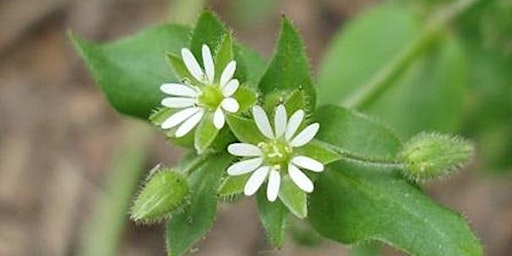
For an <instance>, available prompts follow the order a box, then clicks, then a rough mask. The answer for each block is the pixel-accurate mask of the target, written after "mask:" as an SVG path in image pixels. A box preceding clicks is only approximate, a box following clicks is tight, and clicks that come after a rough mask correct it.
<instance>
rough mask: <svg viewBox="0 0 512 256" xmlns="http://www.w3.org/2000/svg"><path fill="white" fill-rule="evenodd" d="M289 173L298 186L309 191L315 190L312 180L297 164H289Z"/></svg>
mask: <svg viewBox="0 0 512 256" xmlns="http://www.w3.org/2000/svg"><path fill="white" fill-rule="evenodd" d="M288 174H289V175H290V178H292V180H293V182H294V183H295V184H296V185H297V187H299V188H300V189H302V190H304V191H305V192H307V193H311V192H312V191H313V182H311V180H310V179H309V178H308V176H306V174H304V173H303V172H301V171H300V170H299V168H297V167H296V166H295V165H293V164H289V165H288Z"/></svg>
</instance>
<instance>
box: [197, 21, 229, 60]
mask: <svg viewBox="0 0 512 256" xmlns="http://www.w3.org/2000/svg"><path fill="white" fill-rule="evenodd" d="M228 34H229V32H228V30H227V28H226V26H225V25H224V24H223V23H222V22H221V21H220V19H219V18H218V17H217V15H215V14H214V13H213V12H211V11H203V12H202V13H201V15H200V16H199V19H198V20H197V23H196V28H195V29H194V33H193V35H192V41H191V43H190V50H191V51H192V53H194V56H195V57H196V59H197V61H198V62H199V63H201V64H202V63H203V55H202V52H201V48H202V47H203V44H206V45H208V46H209V47H210V50H211V51H212V54H213V56H215V55H216V54H217V49H218V48H219V46H220V45H221V44H222V41H223V40H224V37H225V36H226V35H228Z"/></svg>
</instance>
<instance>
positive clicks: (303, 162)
mask: <svg viewBox="0 0 512 256" xmlns="http://www.w3.org/2000/svg"><path fill="white" fill-rule="evenodd" d="M292 163H293V164H295V165H297V166H298V167H301V168H304V169H307V170H310V171H314V172H322V171H323V170H324V165H323V164H322V163H320V162H318V161H317V160H315V159H313V158H311V157H307V156H296V157H294V158H292Z"/></svg>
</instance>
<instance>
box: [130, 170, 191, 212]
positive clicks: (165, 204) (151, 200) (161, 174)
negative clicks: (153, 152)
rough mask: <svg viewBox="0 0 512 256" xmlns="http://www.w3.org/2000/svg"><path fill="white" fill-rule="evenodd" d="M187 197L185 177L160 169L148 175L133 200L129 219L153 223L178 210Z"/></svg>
mask: <svg viewBox="0 0 512 256" xmlns="http://www.w3.org/2000/svg"><path fill="white" fill-rule="evenodd" d="M187 195H188V183H187V180H186V177H185V176H184V175H183V174H182V173H179V172H176V171H173V170H170V169H162V170H158V171H156V172H155V173H153V174H150V177H149V180H148V182H147V183H146V184H145V185H144V187H143V188H142V190H141V191H140V193H139V195H138V196H137V198H136V199H135V201H134V203H133V207H132V211H131V217H132V219H133V220H135V221H143V222H154V221H158V220H160V219H163V218H165V217H167V216H169V215H170V214H172V213H173V212H174V211H176V210H177V209H179V208H180V206H182V205H183V204H184V203H185V202H186V198H187Z"/></svg>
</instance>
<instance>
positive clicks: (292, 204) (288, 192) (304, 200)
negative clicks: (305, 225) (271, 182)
mask: <svg viewBox="0 0 512 256" xmlns="http://www.w3.org/2000/svg"><path fill="white" fill-rule="evenodd" d="M279 199H281V201H282V202H283V204H284V205H285V206H286V207H287V208H288V210H290V212H291V213H293V214H294V215H295V216H297V218H299V219H303V218H305V217H307V216H308V196H307V195H306V192H304V191H302V190H301V189H299V187H297V185H295V183H293V181H292V179H291V178H290V176H288V175H286V176H284V177H282V179H281V187H280V189H279Z"/></svg>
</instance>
